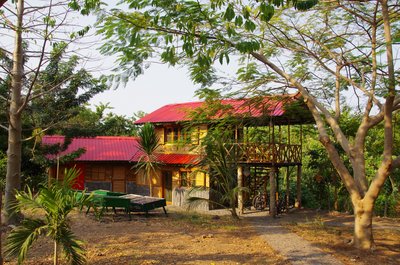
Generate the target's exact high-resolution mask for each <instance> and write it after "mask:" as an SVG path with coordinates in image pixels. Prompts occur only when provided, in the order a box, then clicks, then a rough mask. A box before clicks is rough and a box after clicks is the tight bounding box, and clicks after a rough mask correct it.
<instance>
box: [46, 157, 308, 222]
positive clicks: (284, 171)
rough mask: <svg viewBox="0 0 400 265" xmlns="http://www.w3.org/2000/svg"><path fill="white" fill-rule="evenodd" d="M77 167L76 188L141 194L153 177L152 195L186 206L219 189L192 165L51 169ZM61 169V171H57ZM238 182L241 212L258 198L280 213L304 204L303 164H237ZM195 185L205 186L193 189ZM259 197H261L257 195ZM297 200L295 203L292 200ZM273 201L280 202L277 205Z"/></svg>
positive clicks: (206, 205) (86, 165)
mask: <svg viewBox="0 0 400 265" xmlns="http://www.w3.org/2000/svg"><path fill="white" fill-rule="evenodd" d="M68 167H76V168H78V169H79V170H80V175H79V177H78V179H77V182H76V184H75V186H74V187H75V188H76V189H80V190H83V189H87V190H89V191H92V190H98V189H103V190H110V191H114V192H123V193H132V194H138V195H146V196H147V195H149V194H150V185H149V184H150V183H149V181H150V179H151V181H152V185H151V186H152V195H153V196H154V197H159V198H165V199H166V201H167V204H169V205H176V206H181V207H185V206H187V200H186V199H187V197H188V196H189V195H188V193H189V191H190V196H193V197H201V198H204V199H209V200H217V198H210V192H209V189H210V187H211V188H212V189H215V188H216V187H215V183H216V182H218V180H217V179H215V178H213V176H209V175H208V174H207V173H206V172H205V171H204V170H201V168H199V167H196V166H189V165H160V166H159V167H158V168H157V169H156V170H155V171H154V172H151V178H149V177H148V176H147V175H146V174H145V173H144V171H143V170H138V168H137V167H136V164H134V163H129V162H92V161H91V162H75V163H71V164H68V165H65V166H60V167H59V168H58V170H57V167H54V168H52V169H51V170H50V176H51V177H53V178H60V179H61V178H62V177H63V172H64V170H65V168H68ZM57 172H58V173H57ZM235 178H237V183H236V184H237V186H239V187H244V188H245V191H243V192H239V194H238V207H239V211H240V212H241V213H243V212H244V210H245V209H246V208H249V207H254V206H255V203H256V202H255V200H256V199H257V198H258V199H259V200H260V201H259V202H257V203H258V206H260V207H259V208H258V207H256V208H257V209H259V210H260V209H261V210H263V209H268V208H269V210H270V211H271V209H272V211H275V215H276V214H279V213H280V212H279V211H280V210H281V208H283V206H286V209H287V208H288V206H289V204H294V202H295V201H296V203H297V204H298V205H297V206H299V205H300V201H301V165H300V164H298V165H279V166H276V165H275V166H271V165H267V164H240V165H237V176H235ZM291 179H292V181H293V179H296V185H295V186H294V187H296V189H295V190H293V189H291V186H292V187H293V185H290V184H291ZM192 187H203V188H204V189H203V190H201V189H196V190H192ZM256 197H257V198H256ZM291 202H293V203H291ZM269 205H277V209H273V208H274V207H272V208H270V207H269ZM195 208H197V209H200V210H209V209H212V208H213V204H210V203H209V202H206V201H203V202H201V203H197V204H196V205H195Z"/></svg>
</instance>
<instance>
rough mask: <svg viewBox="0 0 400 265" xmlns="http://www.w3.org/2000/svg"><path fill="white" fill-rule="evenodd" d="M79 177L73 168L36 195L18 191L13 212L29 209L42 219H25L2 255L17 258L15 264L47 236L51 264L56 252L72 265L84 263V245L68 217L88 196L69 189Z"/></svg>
mask: <svg viewBox="0 0 400 265" xmlns="http://www.w3.org/2000/svg"><path fill="white" fill-rule="evenodd" d="M78 175H79V170H76V169H75V168H72V169H68V170H65V174H64V179H63V181H62V182H59V181H55V180H54V181H52V182H50V183H49V184H48V186H47V187H42V188H41V189H40V190H39V192H38V193H37V194H33V193H32V191H31V189H30V188H29V187H28V188H27V191H17V194H16V200H17V202H16V205H15V211H16V212H19V211H21V210H32V211H33V212H35V211H39V212H40V213H44V215H45V216H44V218H33V217H32V218H25V219H24V220H23V221H22V222H21V224H20V225H19V226H17V227H16V228H14V229H13V230H12V231H11V232H10V234H9V235H8V237H7V241H6V245H5V254H6V255H7V256H10V257H11V256H18V264H22V263H23V261H24V260H25V259H26V257H27V253H28V250H29V249H30V247H31V246H32V245H33V243H34V242H35V241H37V239H39V237H40V236H47V237H49V238H51V239H52V240H53V243H54V259H53V261H54V264H55V265H56V264H58V254H59V253H58V249H59V245H61V246H62V249H63V252H64V254H65V256H66V258H67V260H68V261H69V262H71V264H84V263H85V262H86V257H85V250H84V248H83V244H82V242H81V241H80V240H78V239H77V238H76V236H75V235H74V234H73V232H72V231H71V227H70V219H69V218H68V215H69V214H70V213H71V211H72V210H73V209H74V208H75V207H81V206H83V205H86V204H87V203H89V201H90V200H91V197H90V196H83V195H82V193H81V192H79V191H74V190H72V189H71V187H72V185H73V183H74V180H75V179H76V177H77V176H78Z"/></svg>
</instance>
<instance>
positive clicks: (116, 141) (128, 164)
mask: <svg viewBox="0 0 400 265" xmlns="http://www.w3.org/2000/svg"><path fill="white" fill-rule="evenodd" d="M64 141H65V137H64V136H59V135H52V136H49V135H46V136H44V137H43V138H42V143H43V144H44V145H55V144H63V143H64ZM79 150H84V152H83V153H82V154H81V155H79V156H78V157H77V158H75V159H74V160H73V161H71V162H68V163H65V164H62V165H59V166H58V167H57V166H56V164H57V159H60V158H61V159H62V158H63V157H65V156H66V155H70V154H72V153H74V152H78V151H79ZM140 156H141V151H140V149H139V144H138V138H137V137H126V136H97V137H82V138H73V139H72V140H71V143H70V144H69V145H68V146H67V148H66V149H65V150H64V151H62V152H60V153H58V154H57V155H48V156H47V157H48V159H50V160H53V161H54V163H53V164H55V166H53V167H51V168H50V170H49V174H50V176H51V177H54V178H60V179H62V178H63V173H64V169H65V168H71V167H76V168H77V169H79V170H80V175H79V177H78V179H77V182H76V183H75V186H74V187H75V188H77V189H81V190H83V189H84V188H86V189H88V190H96V189H104V190H111V191H115V192H126V193H135V194H142V195H148V194H149V188H148V180H147V179H146V178H145V177H144V176H143V174H141V172H137V170H136V168H135V165H136V163H137V162H138V160H139V158H140ZM61 159H60V160H61ZM197 159H198V157H197V156H196V155H190V154H187V155H181V154H158V155H157V160H158V161H159V162H160V163H162V165H163V166H164V167H165V168H167V169H169V170H171V169H173V168H185V167H186V166H188V165H194V164H196V163H197ZM171 177H172V176H171ZM177 181H179V180H175V179H172V178H171V179H170V182H169V183H162V182H161V181H160V180H158V179H155V182H154V188H153V189H154V194H156V195H157V196H159V197H167V198H168V196H171V195H170V194H171V192H172V185H173V184H174V185H177V184H176V183H175V182H177ZM163 187H164V188H163Z"/></svg>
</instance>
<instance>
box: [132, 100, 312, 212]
mask: <svg viewBox="0 0 400 265" xmlns="http://www.w3.org/2000/svg"><path fill="white" fill-rule="evenodd" d="M194 117H195V118H194ZM222 122H224V126H226V127H225V130H230V131H231V132H232V133H231V134H232V138H233V139H232V141H231V142H229V143H225V148H226V150H227V152H228V153H233V152H234V153H235V160H236V164H237V165H238V168H237V170H238V171H237V172H238V185H239V186H244V187H247V188H249V189H250V193H249V194H247V195H246V194H239V208H240V210H241V211H243V204H244V201H245V200H247V201H249V200H252V198H253V197H254V196H256V194H257V193H258V192H259V191H261V190H262V191H263V192H266V191H267V186H268V180H270V184H269V185H270V186H271V187H270V188H269V190H270V197H271V198H275V197H276V196H275V194H276V189H277V187H278V188H279V177H278V176H277V175H278V172H280V171H283V170H281V169H282V168H286V171H285V174H286V194H285V196H286V198H285V199H286V201H287V202H288V201H289V196H290V195H289V172H290V169H291V168H292V167H297V194H296V200H297V205H298V206H300V200H301V185H300V184H301V165H302V127H301V125H302V124H309V123H313V118H312V115H311V113H310V112H309V110H308V108H307V107H306V105H305V103H304V102H303V100H302V98H301V97H300V96H299V94H293V95H279V96H270V97H257V98H252V99H228V100H218V101H215V102H212V104H209V102H189V103H180V104H170V105H166V106H163V107H161V108H159V109H157V110H155V111H154V112H152V113H150V114H148V115H146V116H144V117H143V118H141V119H140V120H138V121H136V122H135V123H136V124H144V123H152V124H153V125H154V126H155V130H156V132H157V135H158V136H159V138H160V148H159V153H162V154H180V155H189V154H191V155H198V156H201V155H202V148H201V142H202V139H203V138H204V137H205V135H206V134H207V131H208V130H209V129H210V128H212V127H213V126H216V125H217V124H221V123H222ZM255 131H258V132H259V133H258V134H257V135H262V137H261V138H262V139H257V137H254V132H255ZM259 138H260V137H259ZM203 155H204V154H203ZM197 169H198V168H197V167H191V166H190V165H186V167H185V168H182V169H179V170H177V169H176V168H175V169H174V170H171V171H170V170H169V169H167V168H163V167H162V168H161V171H162V174H160V176H159V178H160V179H159V180H158V181H161V182H162V183H168V182H169V178H170V177H169V176H170V175H174V176H176V177H177V178H178V179H179V182H178V183H179V185H177V186H176V185H173V190H174V192H173V196H172V197H173V198H172V200H173V203H174V204H176V205H181V204H182V201H183V200H182V196H184V195H183V193H182V189H183V190H185V189H187V188H189V187H191V186H194V185H196V186H197V185H199V183H197V180H198V179H199V178H198V176H197V175H196V176H195V181H194V182H193V181H191V179H190V176H192V174H190V172H196V171H197ZM188 176H189V177H188ZM188 178H189V181H188ZM204 179H205V180H204V186H205V187H209V185H210V183H212V181H210V180H212V179H213V176H208V175H207V174H205V176H204ZM274 183H275V184H274ZM273 185H275V187H273ZM175 191H180V192H179V193H178V192H175ZM196 195H199V194H196ZM201 195H202V196H203V197H204V196H205V197H206V198H208V197H207V194H201ZM277 199H278V200H282V198H278V197H277ZM273 204H274V205H275V203H273ZM204 208H207V205H206V206H204Z"/></svg>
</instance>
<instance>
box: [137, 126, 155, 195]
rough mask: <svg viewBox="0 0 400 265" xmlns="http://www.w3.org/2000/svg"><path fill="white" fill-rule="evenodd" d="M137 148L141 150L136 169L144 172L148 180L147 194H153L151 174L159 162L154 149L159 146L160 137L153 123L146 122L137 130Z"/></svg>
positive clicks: (153, 173)
mask: <svg viewBox="0 0 400 265" xmlns="http://www.w3.org/2000/svg"><path fill="white" fill-rule="evenodd" d="M138 136H139V146H138V147H139V150H140V151H141V152H142V154H141V156H140V157H139V161H138V163H137V165H136V166H135V167H136V168H137V170H138V171H142V172H143V173H144V176H145V178H146V179H147V181H148V182H149V195H150V196H151V197H152V196H153V177H152V176H153V175H156V174H157V168H158V164H159V162H158V161H157V156H156V151H157V148H158V147H159V145H160V143H159V141H160V138H159V137H158V135H157V133H156V131H155V129H154V125H153V124H151V123H146V124H145V125H143V127H142V128H141V129H140V130H139V133H138Z"/></svg>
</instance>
